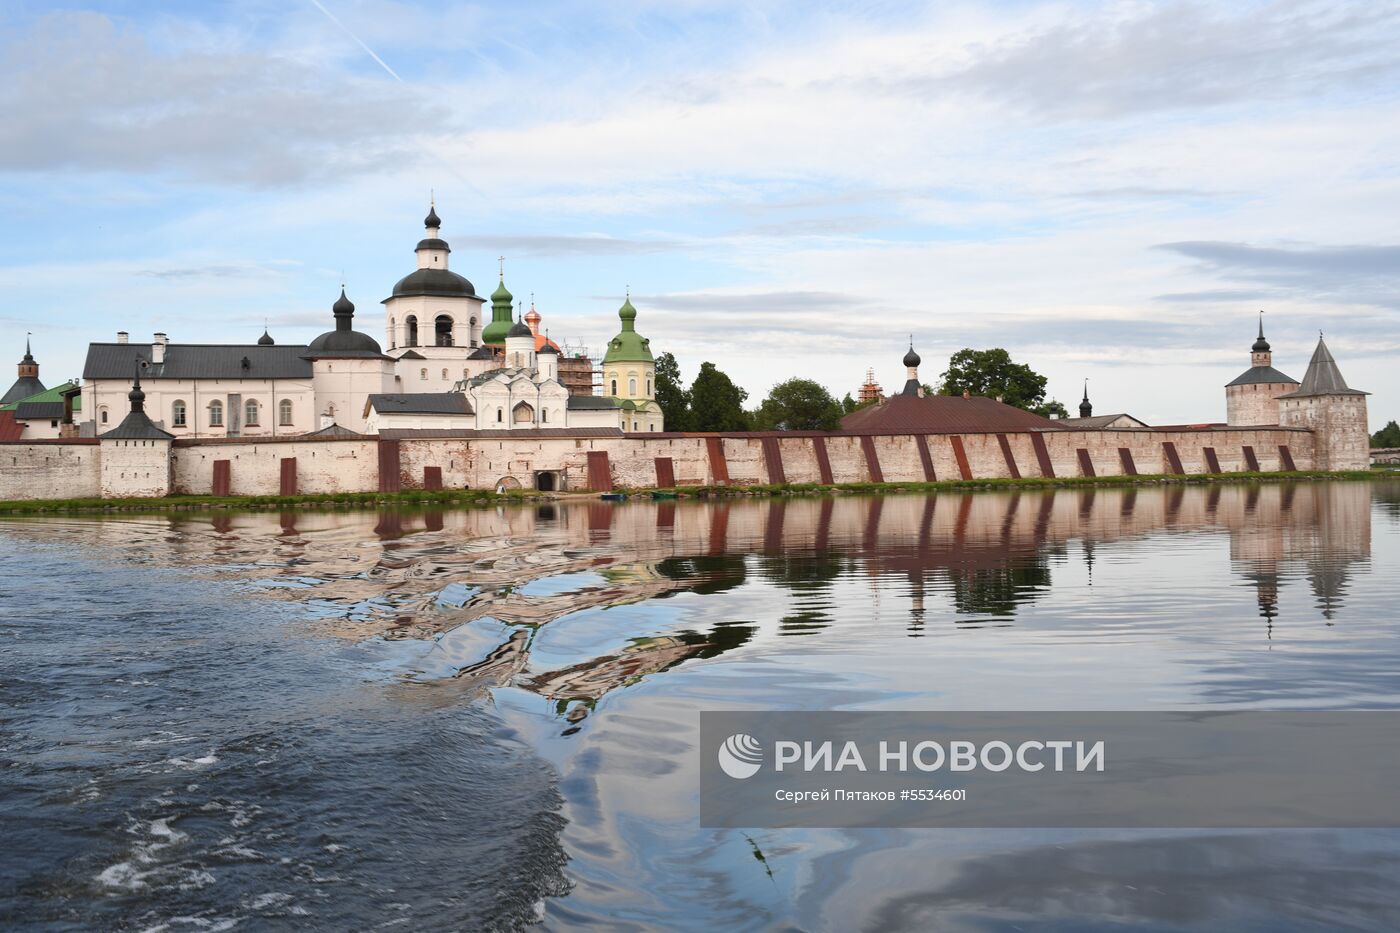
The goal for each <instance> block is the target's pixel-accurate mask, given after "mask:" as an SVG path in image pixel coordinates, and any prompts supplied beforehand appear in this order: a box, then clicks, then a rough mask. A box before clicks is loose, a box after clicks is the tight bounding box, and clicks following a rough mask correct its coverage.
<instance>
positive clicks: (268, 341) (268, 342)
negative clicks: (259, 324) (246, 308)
mask: <svg viewBox="0 0 1400 933" xmlns="http://www.w3.org/2000/svg"><path fill="white" fill-rule="evenodd" d="M276 343H277V341H275V340H273V339H272V335H271V334H269V333H268V332H267V328H266V327H264V328H263V335H262V336H261V337H259V338H258V346H260V347H270V346H273V345H274V344H276Z"/></svg>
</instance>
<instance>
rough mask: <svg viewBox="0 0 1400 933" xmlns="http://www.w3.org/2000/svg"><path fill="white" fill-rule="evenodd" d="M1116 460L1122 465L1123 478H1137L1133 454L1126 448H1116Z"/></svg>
mask: <svg viewBox="0 0 1400 933" xmlns="http://www.w3.org/2000/svg"><path fill="white" fill-rule="evenodd" d="M1118 460H1119V462H1121V463H1122V464H1123V475H1124V476H1137V475H1138V471H1137V464H1136V463H1134V462H1133V452H1132V451H1131V450H1129V449H1128V448H1126V447H1119V448H1118Z"/></svg>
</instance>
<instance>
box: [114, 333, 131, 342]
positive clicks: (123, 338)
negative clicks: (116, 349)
mask: <svg viewBox="0 0 1400 933" xmlns="http://www.w3.org/2000/svg"><path fill="white" fill-rule="evenodd" d="M128 336H129V335H128V334H127V332H126V331H124V330H119V331H117V343H126V342H127V339H126V338H127V337H128Z"/></svg>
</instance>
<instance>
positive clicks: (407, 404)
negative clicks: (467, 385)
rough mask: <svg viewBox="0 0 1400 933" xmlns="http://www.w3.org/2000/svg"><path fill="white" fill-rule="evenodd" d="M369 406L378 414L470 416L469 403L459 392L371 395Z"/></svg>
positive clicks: (470, 408) (470, 407)
mask: <svg viewBox="0 0 1400 933" xmlns="http://www.w3.org/2000/svg"><path fill="white" fill-rule="evenodd" d="M369 406H370V407H371V408H373V409H374V410H375V411H377V412H379V413H380V414H402V415H470V414H472V406H471V403H469V402H468V401H467V397H466V396H465V395H463V394H462V393H460V392H412V393H395V394H393V395H371V396H370V397H369Z"/></svg>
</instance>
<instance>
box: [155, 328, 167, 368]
mask: <svg viewBox="0 0 1400 933" xmlns="http://www.w3.org/2000/svg"><path fill="white" fill-rule="evenodd" d="M167 343H169V340H168V339H167V338H166V336H165V335H164V334H162V333H157V334H156V335H155V336H154V337H153V338H152V339H151V363H152V364H153V365H156V366H159V365H160V364H161V363H164V362H165V345H166V344H167Z"/></svg>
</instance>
